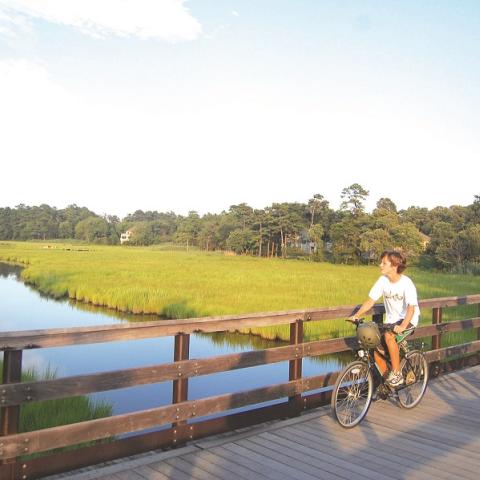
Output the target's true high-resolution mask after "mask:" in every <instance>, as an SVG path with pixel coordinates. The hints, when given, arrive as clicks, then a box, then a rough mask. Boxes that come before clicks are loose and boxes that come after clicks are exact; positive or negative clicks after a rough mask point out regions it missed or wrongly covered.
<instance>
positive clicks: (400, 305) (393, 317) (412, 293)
mask: <svg viewBox="0 0 480 480" xmlns="http://www.w3.org/2000/svg"><path fill="white" fill-rule="evenodd" d="M368 296H369V297H370V298H371V299H372V300H373V301H374V302H376V301H377V300H378V299H379V298H380V297H381V296H383V302H384V304H385V310H386V313H387V315H386V318H385V322H384V323H396V322H398V321H399V320H403V319H404V318H405V316H406V314H407V307H408V305H415V311H414V313H413V317H412V319H411V320H410V323H411V324H412V325H415V326H417V325H418V317H419V316H420V309H419V308H418V300H417V289H416V288H415V285H414V284H413V282H412V281H411V280H410V278H408V277H407V276H405V275H401V276H400V280H398V281H397V282H395V283H392V282H390V280H389V279H388V277H387V276H385V275H382V276H381V277H380V278H379V279H378V280H377V281H376V282H375V285H374V286H373V287H372V289H371V290H370V293H369V294H368Z"/></svg>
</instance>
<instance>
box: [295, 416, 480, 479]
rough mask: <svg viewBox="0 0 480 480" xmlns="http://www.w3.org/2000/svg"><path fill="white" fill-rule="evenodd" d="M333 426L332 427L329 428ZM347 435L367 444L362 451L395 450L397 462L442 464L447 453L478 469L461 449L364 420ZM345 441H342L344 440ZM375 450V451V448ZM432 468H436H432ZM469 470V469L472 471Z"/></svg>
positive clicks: (328, 430)
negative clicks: (420, 439) (434, 462)
mask: <svg viewBox="0 0 480 480" xmlns="http://www.w3.org/2000/svg"><path fill="white" fill-rule="evenodd" d="M322 427H323V429H324V431H325V441H326V442H328V441H329V440H328V438H329V435H330V429H329V428H328V426H326V425H322ZM311 428H313V425H309V426H306V427H305V430H307V431H308V430H309V429H311ZM333 428H335V426H334V427H333ZM348 436H349V437H352V439H353V440H352V441H354V442H357V443H358V444H360V445H367V447H368V448H367V447H364V450H367V451H373V452H374V453H376V454H378V455H382V452H385V451H386V453H383V455H387V456H388V453H389V452H390V451H392V449H395V450H397V451H398V452H399V455H401V458H399V461H404V460H403V459H404V458H407V459H408V458H412V460H415V461H421V462H424V463H425V462H430V461H431V460H432V458H434V459H436V460H437V459H438V463H439V464H440V465H442V467H441V468H443V464H444V463H447V462H446V461H445V460H444V459H445V458H446V457H447V456H448V457H450V458H451V460H455V463H457V462H458V463H460V464H462V465H466V466H465V468H466V469H467V470H470V471H475V470H478V461H477V460H476V459H474V458H470V457H469V456H467V457H468V458H465V457H466V456H465V455H464V454H462V452H461V451H458V452H457V451H456V450H453V451H452V450H450V451H448V450H446V449H445V448H444V446H443V445H439V444H438V443H435V442H428V441H423V442H417V437H415V436H414V435H411V434H408V433H405V432H400V431H396V430H392V429H391V428H389V427H386V426H381V425H372V424H370V423H369V422H365V423H364V425H362V429H361V430H359V429H353V430H349V431H348ZM344 443H345V442H344ZM377 449H378V450H377ZM435 468H436V467H435ZM472 469H473V470H472Z"/></svg>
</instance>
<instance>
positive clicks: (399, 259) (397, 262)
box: [380, 250, 407, 273]
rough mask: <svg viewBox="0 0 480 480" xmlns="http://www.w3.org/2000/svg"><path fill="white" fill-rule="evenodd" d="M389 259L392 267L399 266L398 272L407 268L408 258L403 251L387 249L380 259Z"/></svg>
mask: <svg viewBox="0 0 480 480" xmlns="http://www.w3.org/2000/svg"><path fill="white" fill-rule="evenodd" d="M384 258H385V259H387V260H388V261H389V262H390V263H391V265H392V267H397V272H398V273H402V272H403V271H404V270H405V269H406V268H407V259H406V258H405V255H403V253H400V252H397V251H396V250H386V251H385V252H383V253H382V255H381V256H380V261H382V260H383V259H384Z"/></svg>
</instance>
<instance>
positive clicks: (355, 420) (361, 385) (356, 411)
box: [331, 361, 373, 428]
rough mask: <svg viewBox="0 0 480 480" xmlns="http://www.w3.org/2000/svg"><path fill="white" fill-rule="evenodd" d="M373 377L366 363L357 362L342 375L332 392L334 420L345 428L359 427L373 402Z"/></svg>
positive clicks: (347, 367) (350, 365) (349, 366)
mask: <svg viewBox="0 0 480 480" xmlns="http://www.w3.org/2000/svg"><path fill="white" fill-rule="evenodd" d="M372 393H373V376H372V372H371V371H370V369H369V368H368V365H367V364H366V363H365V362H360V361H355V362H352V363H350V364H349V365H347V366H346V367H345V369H344V370H343V371H342V372H341V373H340V375H339V377H338V379H337V381H336V382H335V386H334V387H333V392H332V401H331V406H332V411H333V416H334V418H335V419H336V420H337V421H338V423H339V424H340V425H341V426H342V427H345V428H352V427H355V425H358V424H359V423H360V422H361V421H362V420H363V418H364V417H365V415H366V414H367V412H368V408H369V407H370V404H371V402H372Z"/></svg>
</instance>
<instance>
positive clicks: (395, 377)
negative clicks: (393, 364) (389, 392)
mask: <svg viewBox="0 0 480 480" xmlns="http://www.w3.org/2000/svg"><path fill="white" fill-rule="evenodd" d="M386 382H387V383H388V384H389V385H390V386H391V387H398V386H399V385H401V384H402V383H403V376H402V373H401V372H394V371H391V372H390V373H389V374H388V377H387V379H386Z"/></svg>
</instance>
